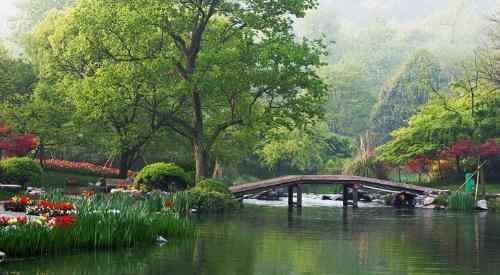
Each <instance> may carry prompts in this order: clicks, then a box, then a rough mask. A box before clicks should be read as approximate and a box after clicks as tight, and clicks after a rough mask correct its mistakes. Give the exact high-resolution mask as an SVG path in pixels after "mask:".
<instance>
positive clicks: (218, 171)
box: [212, 158, 222, 179]
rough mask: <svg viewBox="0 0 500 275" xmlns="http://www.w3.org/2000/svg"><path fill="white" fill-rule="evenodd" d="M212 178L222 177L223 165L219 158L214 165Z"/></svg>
mask: <svg viewBox="0 0 500 275" xmlns="http://www.w3.org/2000/svg"><path fill="white" fill-rule="evenodd" d="M212 178H214V179H215V178H222V166H221V165H220V162H219V160H218V159H217V158H216V159H215V163H214V167H213V172H212Z"/></svg>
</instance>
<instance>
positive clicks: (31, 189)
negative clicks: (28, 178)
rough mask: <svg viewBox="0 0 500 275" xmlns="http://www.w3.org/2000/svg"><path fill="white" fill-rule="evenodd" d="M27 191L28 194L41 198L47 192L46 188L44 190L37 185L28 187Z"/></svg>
mask: <svg viewBox="0 0 500 275" xmlns="http://www.w3.org/2000/svg"><path fill="white" fill-rule="evenodd" d="M27 191H28V194H29V195H30V196H32V197H33V198H39V197H40V196H42V195H45V194H47V192H45V190H43V189H42V188H36V187H28V189H27Z"/></svg>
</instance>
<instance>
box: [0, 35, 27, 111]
mask: <svg viewBox="0 0 500 275" xmlns="http://www.w3.org/2000/svg"><path fill="white" fill-rule="evenodd" d="M35 82H36V74H35V70H34V68H33V66H32V65H31V64H30V63H28V62H27V61H26V60H23V59H19V58H14V57H12V56H11V55H10V54H9V52H8V51H7V50H6V49H5V48H4V47H3V46H2V45H1V44H0V103H4V102H5V101H6V100H7V99H9V98H10V97H12V96H16V95H26V94H29V93H30V92H31V90H32V88H33V84H34V83H35Z"/></svg>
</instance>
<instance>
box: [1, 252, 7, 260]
mask: <svg viewBox="0 0 500 275" xmlns="http://www.w3.org/2000/svg"><path fill="white" fill-rule="evenodd" d="M5 258H7V254H5V253H4V252H2V251H0V263H1V262H3V261H5Z"/></svg>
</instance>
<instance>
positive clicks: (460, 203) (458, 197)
mask: <svg viewBox="0 0 500 275" xmlns="http://www.w3.org/2000/svg"><path fill="white" fill-rule="evenodd" d="M448 207H449V209H450V210H456V211H472V210H473V209H474V197H473V196H472V194H471V193H465V192H454V193H452V194H451V195H450V196H449V198H448Z"/></svg>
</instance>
